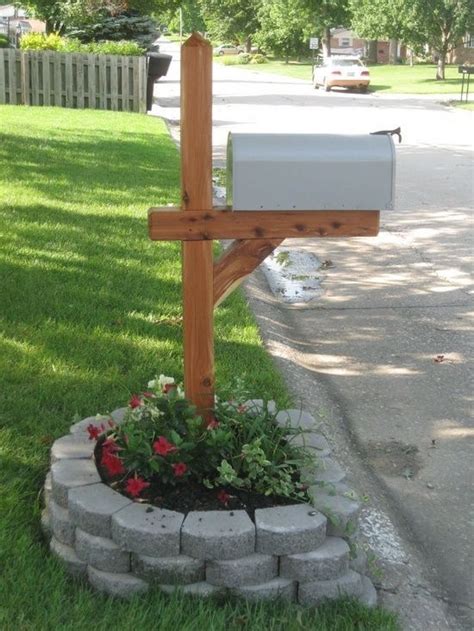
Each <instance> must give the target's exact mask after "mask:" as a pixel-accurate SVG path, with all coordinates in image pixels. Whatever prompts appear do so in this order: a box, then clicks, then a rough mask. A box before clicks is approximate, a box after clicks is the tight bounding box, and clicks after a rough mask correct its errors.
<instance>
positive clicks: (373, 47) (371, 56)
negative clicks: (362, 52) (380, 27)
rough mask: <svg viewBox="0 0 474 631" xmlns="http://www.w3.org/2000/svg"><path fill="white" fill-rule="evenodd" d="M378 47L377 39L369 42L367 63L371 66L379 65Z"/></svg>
mask: <svg viewBox="0 0 474 631" xmlns="http://www.w3.org/2000/svg"><path fill="white" fill-rule="evenodd" d="M377 46H378V41H377V40H376V39H369V40H368V41H367V61H369V62H370V63H371V64H376V63H377Z"/></svg>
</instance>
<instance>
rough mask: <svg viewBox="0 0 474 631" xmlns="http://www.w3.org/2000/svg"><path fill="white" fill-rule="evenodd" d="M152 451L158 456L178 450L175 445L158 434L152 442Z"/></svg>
mask: <svg viewBox="0 0 474 631" xmlns="http://www.w3.org/2000/svg"><path fill="white" fill-rule="evenodd" d="M153 451H154V452H155V453H156V454H158V455H160V456H167V455H168V454H172V453H174V452H175V451H178V450H177V448H176V445H173V443H170V442H169V441H168V440H166V438H165V437H164V436H158V440H155V442H154V443H153Z"/></svg>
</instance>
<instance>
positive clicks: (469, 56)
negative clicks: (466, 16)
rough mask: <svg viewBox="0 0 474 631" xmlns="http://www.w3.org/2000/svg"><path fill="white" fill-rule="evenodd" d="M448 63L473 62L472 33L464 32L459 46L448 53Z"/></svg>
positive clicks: (473, 42) (473, 34) (473, 38)
mask: <svg viewBox="0 0 474 631" xmlns="http://www.w3.org/2000/svg"><path fill="white" fill-rule="evenodd" d="M448 63H449V64H459V65H462V64H474V33H466V35H465V37H464V38H463V40H462V42H460V43H459V46H456V48H455V49H454V50H452V51H451V52H449V53H448Z"/></svg>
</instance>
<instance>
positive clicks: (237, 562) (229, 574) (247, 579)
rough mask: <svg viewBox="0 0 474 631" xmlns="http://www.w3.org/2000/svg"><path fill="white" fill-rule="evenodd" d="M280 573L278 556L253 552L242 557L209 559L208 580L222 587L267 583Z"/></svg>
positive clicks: (207, 567) (207, 566)
mask: <svg viewBox="0 0 474 631" xmlns="http://www.w3.org/2000/svg"><path fill="white" fill-rule="evenodd" d="M277 575H278V557H276V556H270V555H267V554H251V555H250V556H247V557H243V558H241V559H230V560H228V561H209V562H208V563H207V565H206V580H207V581H208V583H211V584H212V585H220V586H222V587H242V586H244V585H258V584H261V583H267V582H268V581H270V580H272V579H273V578H275V577H276V576H277Z"/></svg>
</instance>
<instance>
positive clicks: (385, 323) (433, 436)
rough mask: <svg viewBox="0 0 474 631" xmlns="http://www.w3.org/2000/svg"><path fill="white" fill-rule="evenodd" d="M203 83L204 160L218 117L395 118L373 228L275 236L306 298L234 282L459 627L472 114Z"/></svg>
mask: <svg viewBox="0 0 474 631" xmlns="http://www.w3.org/2000/svg"><path fill="white" fill-rule="evenodd" d="M167 49H168V50H169V51H170V52H172V54H173V63H172V66H171V68H170V72H169V75H168V77H166V78H164V79H162V80H160V82H159V83H158V84H157V87H156V89H155V95H156V99H157V106H156V107H155V111H154V113H156V114H158V115H161V116H164V117H165V118H166V119H167V120H168V121H169V123H170V128H171V129H172V130H174V131H176V129H177V124H178V122H179V75H178V72H179V63H178V58H179V51H178V49H177V47H176V46H175V45H172V44H164V45H163V46H162V52H166V51H167ZM213 85H214V88H213V89H214V104H213V121H214V125H213V145H214V161H215V164H216V165H217V166H223V165H224V164H225V145H226V138H227V134H228V132H229V131H241V132H312V133H314V132H337V133H351V134H353V133H366V132H370V131H376V130H379V129H391V128H394V127H398V126H401V128H402V133H403V142H402V144H401V145H397V149H396V150H397V177H396V186H397V195H396V210H394V211H388V212H385V213H383V217H382V227H381V231H380V234H379V236H378V237H376V238H372V239H350V240H324V239H319V240H305V241H296V240H294V241H291V240H288V241H287V242H285V246H284V247H285V249H287V250H294V249H297V250H305V251H308V252H311V253H312V254H314V255H315V256H316V257H317V258H318V259H319V260H320V261H330V263H328V264H327V265H326V267H327V269H326V270H325V272H324V275H323V279H322V287H323V289H324V292H323V294H322V296H321V297H320V298H318V299H317V300H314V301H312V302H311V303H309V304H306V305H299V306H298V305H297V306H288V305H285V304H283V303H281V301H279V300H278V299H277V298H274V297H273V296H272V295H271V293H270V292H269V290H268V287H267V285H266V284H265V282H264V281H263V280H262V278H261V276H259V275H258V274H257V275H255V276H254V278H253V279H252V280H251V282H250V283H249V284H248V286H247V291H248V295H249V300H250V302H251V305H252V307H253V309H254V312H255V314H256V317H257V320H258V322H259V324H260V327H261V330H262V336H263V338H264V340H265V342H266V345H267V347H268V349H269V351H270V352H271V353H272V355H273V356H274V358H275V361H276V362H277V364H278V365H279V367H280V368H281V370H282V371H283V373H284V375H286V377H287V382H288V384H289V386H290V389H291V390H292V392H293V394H294V395H295V397H296V398H297V399H298V400H299V401H301V403H302V404H303V405H304V406H305V408H307V409H309V410H310V411H311V412H312V413H314V414H315V415H316V416H317V417H318V418H319V419H320V420H321V421H322V422H323V423H324V425H325V428H326V430H327V433H328V434H330V435H332V437H333V438H334V440H335V441H336V443H337V442H338V441H339V445H340V448H339V451H340V456H341V457H342V458H343V459H344V464H345V465H346V466H347V467H348V468H349V469H350V470H351V471H352V473H353V474H354V475H355V477H356V478H358V479H359V481H360V483H362V484H363V485H366V488H367V489H370V493H371V495H372V496H373V497H374V498H375V497H377V498H378V500H379V501H380V502H382V504H384V507H385V510H386V511H387V513H388V514H389V515H390V519H391V520H392V522H393V523H394V524H395V525H396V528H397V529H398V532H400V533H401V535H402V537H403V538H404V540H405V542H406V544H407V545H408V546H409V547H411V548H412V549H413V550H414V551H415V554H417V553H418V554H419V557H418V558H419V559H420V563H421V564H423V566H424V568H425V575H426V571H427V572H428V574H429V579H430V581H431V582H432V584H433V585H434V590H435V591H436V593H437V597H438V599H439V600H440V602H441V600H442V599H444V601H445V602H446V603H447V606H448V614H449V615H452V616H454V617H453V618H452V619H451V620H454V622H451V625H452V627H451V628H471V626H470V625H472V611H473V610H472V603H473V602H474V598H473V580H472V579H473V557H472V540H473V534H474V533H473V530H472V524H470V522H469V509H470V508H471V506H472V490H471V489H472V481H473V475H472V462H471V461H472V440H473V437H474V429H473V425H472V404H471V401H472V364H471V363H470V362H471V358H472V353H470V348H471V346H472V337H471V332H472V320H471V319H470V318H471V316H472V312H473V298H472V290H473V286H472V276H471V272H472V219H471V217H472V202H473V154H472V148H473V142H472V141H473V130H474V126H473V114H472V113H471V112H466V111H459V110H454V109H452V108H449V107H446V106H445V105H443V104H442V103H440V102H439V101H440V99H438V98H436V97H409V96H406V95H405V96H403V97H402V96H398V95H370V94H369V95H356V94H350V93H346V92H344V91H340V92H337V93H336V92H335V91H334V92H331V93H329V94H327V93H324V92H322V91H315V90H314V89H313V88H312V86H311V85H310V84H309V82H308V83H307V82H304V81H299V80H293V79H290V78H286V77H280V76H276V75H270V74H261V73H260V72H255V71H251V70H249V69H240V68H238V67H224V66H222V65H220V64H214V84H213ZM444 98H448V97H444ZM438 356H439V357H438ZM435 360H436V361H435ZM296 375H298V380H297V381H298V383H295V376H296ZM322 402H324V405H323V404H322ZM328 410H330V416H331V419H329V418H328ZM344 441H345V442H344ZM356 456H357V457H356ZM387 591H390V590H387ZM389 600H390V597H389V595H387V602H388V601H389ZM413 615H415V614H414V613H413ZM427 621H428V620H427V618H426V617H425V623H426V622H427ZM422 622H423V621H420V628H423V627H422V626H421V625H422ZM437 624H438V626H436V625H437ZM407 628H409V627H407ZM411 628H413V629H414V628H418V627H416V625H415V624H413V626H412V627H411ZM426 628H439V629H441V628H444V627H442V623H441V622H439V623H432V624H431V627H430V625H429V624H428V626H426Z"/></svg>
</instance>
